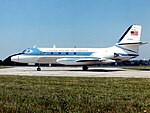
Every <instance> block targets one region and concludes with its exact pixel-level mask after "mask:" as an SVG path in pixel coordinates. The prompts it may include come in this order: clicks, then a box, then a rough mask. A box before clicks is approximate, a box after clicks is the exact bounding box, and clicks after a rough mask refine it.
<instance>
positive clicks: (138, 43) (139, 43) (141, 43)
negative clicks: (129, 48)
mask: <svg viewBox="0 0 150 113" xmlns="http://www.w3.org/2000/svg"><path fill="white" fill-rule="evenodd" d="M143 44H147V42H134V43H119V44H118V45H143Z"/></svg>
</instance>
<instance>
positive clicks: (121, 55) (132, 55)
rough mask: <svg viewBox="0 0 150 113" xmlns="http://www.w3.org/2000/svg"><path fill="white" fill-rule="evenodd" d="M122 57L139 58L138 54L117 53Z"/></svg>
mask: <svg viewBox="0 0 150 113" xmlns="http://www.w3.org/2000/svg"><path fill="white" fill-rule="evenodd" d="M117 54H119V55H121V56H139V55H138V54H122V53H117Z"/></svg>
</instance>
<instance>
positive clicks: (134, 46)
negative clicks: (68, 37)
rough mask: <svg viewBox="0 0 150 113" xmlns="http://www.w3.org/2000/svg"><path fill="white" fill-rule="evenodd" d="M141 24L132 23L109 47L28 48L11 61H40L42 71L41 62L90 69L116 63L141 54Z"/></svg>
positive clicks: (14, 56) (38, 69)
mask: <svg viewBox="0 0 150 113" xmlns="http://www.w3.org/2000/svg"><path fill="white" fill-rule="evenodd" d="M140 37H141V25H131V26H130V27H129V28H128V29H127V30H126V32H125V33H124V34H123V35H122V36H121V38H120V39H119V40H118V42H117V43H116V44H115V45H114V46H112V47H108V48H56V47H53V48H37V47H33V48H27V49H25V50H24V51H23V52H22V53H19V54H15V55H13V56H12V57H11V61H14V62H19V63H38V64H39V66H38V68H37V71H41V68H40V64H45V63H49V64H53V63H56V64H63V65H74V66H82V70H84V71H86V70H88V67H89V66H91V65H97V64H107V63H116V62H121V61H125V60H129V59H132V58H136V57H138V56H139V46H140V45H143V44H146V43H147V42H141V41H140Z"/></svg>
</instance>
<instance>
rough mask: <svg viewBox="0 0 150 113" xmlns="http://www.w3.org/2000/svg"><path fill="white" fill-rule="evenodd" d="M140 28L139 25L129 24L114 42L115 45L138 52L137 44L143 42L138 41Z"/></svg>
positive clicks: (128, 50)
mask: <svg viewBox="0 0 150 113" xmlns="http://www.w3.org/2000/svg"><path fill="white" fill-rule="evenodd" d="M141 28H142V27H141V26H140V25H131V26H130V27H129V28H128V29H127V30H126V32H125V33H124V34H123V35H122V37H121V38H120V39H119V41H118V42H117V43H116V46H117V47H120V48H122V49H124V50H126V51H127V52H134V53H138V48H139V46H140V45H142V44H145V43H143V42H141V41H140V38H141Z"/></svg>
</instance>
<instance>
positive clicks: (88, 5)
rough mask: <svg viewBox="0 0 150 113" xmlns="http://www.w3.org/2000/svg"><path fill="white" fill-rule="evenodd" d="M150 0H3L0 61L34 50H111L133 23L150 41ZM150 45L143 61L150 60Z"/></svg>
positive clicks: (142, 54) (144, 48) (142, 50)
mask: <svg viewBox="0 0 150 113" xmlns="http://www.w3.org/2000/svg"><path fill="white" fill-rule="evenodd" d="M149 4H150V1H149V0H0V39H1V40H0V59H2V60H3V59H5V58H6V57H8V56H9V55H12V54H14V53H18V52H21V51H23V50H24V49H25V48H28V47H33V46H34V45H37V47H52V45H54V44H55V45H56V47H74V46H76V47H109V46H112V45H114V44H115V43H116V42H117V41H118V39H119V38H120V37H121V35H122V34H123V33H124V31H125V30H126V29H127V27H129V26H130V25H131V24H141V25H142V27H143V29H142V40H144V41H148V42H149V39H150V7H149ZM149 49H150V45H149V44H147V45H144V46H141V47H140V57H139V59H144V58H146V59H149V58H150V57H149V56H150V51H149Z"/></svg>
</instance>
